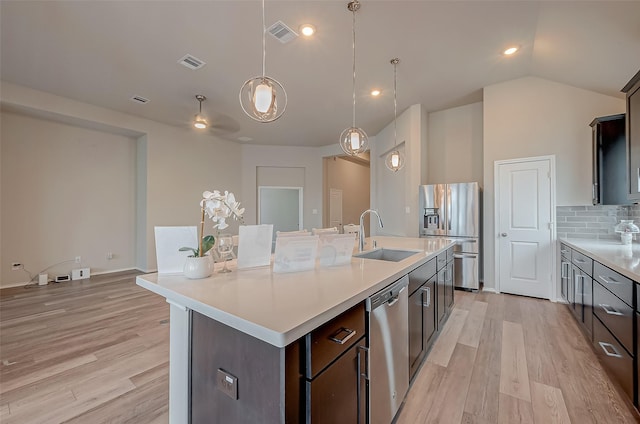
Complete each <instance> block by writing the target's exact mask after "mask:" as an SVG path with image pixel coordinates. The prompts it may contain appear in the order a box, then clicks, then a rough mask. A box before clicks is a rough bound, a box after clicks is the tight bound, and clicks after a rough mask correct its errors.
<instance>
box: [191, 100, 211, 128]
mask: <svg viewBox="0 0 640 424" xmlns="http://www.w3.org/2000/svg"><path fill="white" fill-rule="evenodd" d="M196 100H197V101H198V103H200V110H199V111H198V113H197V114H196V116H195V117H194V118H193V126H194V127H195V128H197V129H199V130H203V129H205V128H207V127H208V126H209V123H208V122H207V119H206V118H205V117H204V115H202V102H203V101H205V100H207V98H206V97H205V96H203V95H202V94H196Z"/></svg>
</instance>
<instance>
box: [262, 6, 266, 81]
mask: <svg viewBox="0 0 640 424" xmlns="http://www.w3.org/2000/svg"><path fill="white" fill-rule="evenodd" d="M266 34H267V25H266V24H265V19H264V0H262V77H263V78H264V77H265V75H267V73H266V71H265V68H266V65H265V64H266V62H267V41H266V37H265V36H266Z"/></svg>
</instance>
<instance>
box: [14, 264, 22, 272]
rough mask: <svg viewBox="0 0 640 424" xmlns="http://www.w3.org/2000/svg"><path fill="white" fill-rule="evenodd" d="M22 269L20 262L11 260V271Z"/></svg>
mask: <svg viewBox="0 0 640 424" xmlns="http://www.w3.org/2000/svg"><path fill="white" fill-rule="evenodd" d="M21 269H22V263H20V262H11V271H20V270H21Z"/></svg>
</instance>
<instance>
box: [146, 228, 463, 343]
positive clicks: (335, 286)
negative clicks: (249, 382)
mask: <svg viewBox="0 0 640 424" xmlns="http://www.w3.org/2000/svg"><path fill="white" fill-rule="evenodd" d="M373 239H374V240H375V241H376V242H377V245H378V248H381V247H385V248H396V249H406V250H415V251H416V253H415V255H411V256H409V257H408V258H406V259H403V260H401V261H399V262H386V261H379V260H372V259H360V258H356V257H353V258H352V259H351V264H350V265H345V266H339V267H334V268H320V267H318V266H316V268H315V269H314V270H312V271H304V272H296V273H287V274H276V273H273V272H272V267H262V268H253V269H244V270H238V269H235V268H234V267H233V266H232V269H233V272H231V273H227V274H217V273H216V274H213V275H212V276H211V277H209V278H204V279H201V280H189V279H188V278H186V277H184V276H183V275H158V274H146V275H142V276H139V277H137V278H136V283H137V284H138V285H139V286H142V287H144V288H146V289H148V290H150V291H152V292H154V293H157V294H159V295H161V296H164V297H165V298H167V300H168V301H171V302H173V303H176V304H179V305H182V306H185V307H187V308H189V309H191V310H194V311H196V312H199V313H201V314H203V315H205V316H208V317H209V318H211V319H214V320H216V321H219V322H221V323H223V324H226V325H228V326H230V327H233V328H235V329H237V330H240V331H242V332H244V333H247V334H249V335H251V336H253V337H256V338H258V339H261V340H263V341H265V342H267V343H270V344H272V345H274V346H276V347H284V346H286V345H288V344H289V343H291V342H293V341H295V340H297V339H299V338H300V337H302V336H303V335H305V334H307V333H308V332H310V331H311V330H313V329H315V328H317V327H318V326H320V325H322V324H323V323H325V322H327V321H329V320H330V319H331V318H334V317H336V316H337V315H339V314H341V313H342V312H344V311H346V310H347V309H349V308H351V307H352V306H354V305H356V304H358V303H359V302H362V301H363V300H364V299H366V298H367V297H369V296H370V295H372V294H374V293H376V292H377V291H378V290H381V289H383V288H384V287H385V286H387V285H389V284H391V283H393V282H394V281H396V280H397V279H398V278H400V277H402V276H403V275H405V274H407V273H408V272H410V271H411V270H413V269H415V268H417V267H418V266H420V265H422V264H423V263H425V262H427V261H428V260H429V259H431V258H433V257H435V256H436V255H437V254H439V253H441V252H443V251H445V250H446V249H447V248H449V247H450V246H453V245H454V242H453V241H451V240H447V239H445V238H433V237H432V238H405V237H374V238H373ZM368 243H370V240H369V242H368Z"/></svg>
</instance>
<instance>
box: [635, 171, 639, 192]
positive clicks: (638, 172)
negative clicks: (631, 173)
mask: <svg viewBox="0 0 640 424" xmlns="http://www.w3.org/2000/svg"><path fill="white" fill-rule="evenodd" d="M636 173H637V175H638V185H637V186H636V187H637V188H638V193H640V168H638V169H637V172H636Z"/></svg>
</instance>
